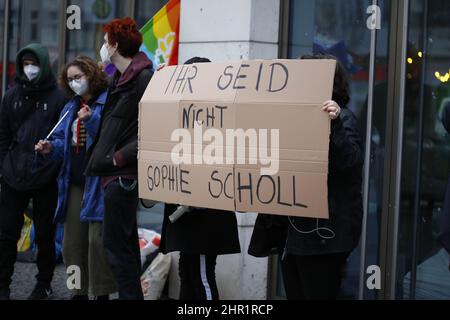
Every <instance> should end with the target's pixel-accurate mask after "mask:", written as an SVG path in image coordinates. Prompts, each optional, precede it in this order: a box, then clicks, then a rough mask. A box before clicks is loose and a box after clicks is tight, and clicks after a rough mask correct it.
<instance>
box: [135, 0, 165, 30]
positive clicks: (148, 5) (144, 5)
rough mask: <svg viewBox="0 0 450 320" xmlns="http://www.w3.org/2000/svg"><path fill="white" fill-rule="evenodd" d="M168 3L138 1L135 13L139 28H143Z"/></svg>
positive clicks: (161, 1) (156, 0)
mask: <svg viewBox="0 0 450 320" xmlns="http://www.w3.org/2000/svg"><path fill="white" fill-rule="evenodd" d="M167 2H168V0H152V1H147V0H136V9H135V12H136V21H137V23H138V25H139V28H142V27H143V26H144V25H145V24H146V23H147V21H148V20H150V19H151V18H152V17H153V16H154V15H155V14H156V13H157V12H158V11H159V10H160V9H161V8H162V7H163V6H164V5H166V3H167Z"/></svg>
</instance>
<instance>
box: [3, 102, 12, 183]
mask: <svg viewBox="0 0 450 320" xmlns="http://www.w3.org/2000/svg"><path fill="white" fill-rule="evenodd" d="M6 100H7V96H5V97H4V98H3V99H2V103H1V107H0V176H1V175H2V169H3V160H4V159H5V156H6V154H7V153H8V150H9V147H10V146H11V143H12V139H13V134H12V131H11V127H10V121H9V119H8V109H7V108H8V107H7V102H6Z"/></svg>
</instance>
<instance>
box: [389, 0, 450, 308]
mask: <svg viewBox="0 0 450 320" xmlns="http://www.w3.org/2000/svg"><path fill="white" fill-rule="evenodd" d="M449 15H450V2H448V1H445V0H433V1H428V0H413V1H410V11H409V26H408V29H409V32H408V50H407V51H408V57H407V61H406V70H407V73H406V92H405V114H404V135H403V163H402V180H401V203H400V226H399V239H398V243H399V247H398V260H397V291H396V294H397V298H398V299H442V300H448V299H450V272H449V261H450V258H449V254H448V252H447V251H446V250H445V249H443V248H442V246H441V245H440V244H439V241H438V236H439V234H440V233H441V230H442V228H443V227H444V226H443V225H442V223H443V222H444V220H443V219H442V218H443V202H444V195H445V191H446V187H447V181H448V175H449V172H450V137H449V135H448V133H447V132H446V131H445V129H444V127H443V125H442V122H441V115H442V110H443V108H444V107H445V106H446V105H448V104H449V103H450V82H449V78H450V77H449V74H450V59H449V58H450V54H449V48H450V39H449V37H448V34H449V33H450V25H449V23H448V16H449ZM448 221H450V220H447V222H448ZM447 228H448V227H447Z"/></svg>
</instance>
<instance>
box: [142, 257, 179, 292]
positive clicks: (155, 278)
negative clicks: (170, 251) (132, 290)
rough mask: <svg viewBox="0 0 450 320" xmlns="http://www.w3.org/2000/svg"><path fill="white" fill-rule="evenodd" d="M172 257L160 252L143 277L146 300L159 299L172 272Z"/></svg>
mask: <svg viewBox="0 0 450 320" xmlns="http://www.w3.org/2000/svg"><path fill="white" fill-rule="evenodd" d="M171 262H172V257H171V256H170V255H164V254H162V253H159V254H158V255H157V256H156V258H155V260H153V262H152V263H151V265H150V266H149V267H148V268H147V270H145V272H144V274H143V275H142V277H141V286H142V293H143V295H144V300H159V299H160V298H161V295H162V292H163V290H164V286H165V285H166V281H167V278H168V276H169V272H170V264H171Z"/></svg>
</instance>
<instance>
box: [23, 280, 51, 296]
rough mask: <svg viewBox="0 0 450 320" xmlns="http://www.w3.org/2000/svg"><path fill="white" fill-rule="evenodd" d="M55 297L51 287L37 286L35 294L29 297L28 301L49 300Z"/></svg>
mask: <svg viewBox="0 0 450 320" xmlns="http://www.w3.org/2000/svg"><path fill="white" fill-rule="evenodd" d="M52 296H53V290H52V287H51V286H49V285H43V284H40V283H38V284H36V286H35V287H34V290H33V292H32V293H31V295H30V296H29V297H28V300H48V299H50V298H51V297H52Z"/></svg>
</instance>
